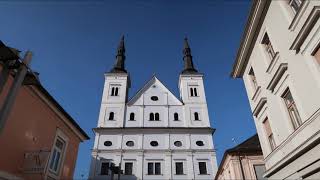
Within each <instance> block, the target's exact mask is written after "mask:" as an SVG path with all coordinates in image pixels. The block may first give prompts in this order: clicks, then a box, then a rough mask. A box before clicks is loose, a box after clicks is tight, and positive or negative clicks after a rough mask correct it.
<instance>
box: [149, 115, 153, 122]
mask: <svg viewBox="0 0 320 180" xmlns="http://www.w3.org/2000/svg"><path fill="white" fill-rule="evenodd" d="M149 120H150V121H154V114H153V113H150V115H149Z"/></svg>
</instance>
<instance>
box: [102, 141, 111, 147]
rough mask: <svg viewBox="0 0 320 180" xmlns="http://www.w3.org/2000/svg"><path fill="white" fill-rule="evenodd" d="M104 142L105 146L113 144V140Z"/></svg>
mask: <svg viewBox="0 0 320 180" xmlns="http://www.w3.org/2000/svg"><path fill="white" fill-rule="evenodd" d="M103 144H104V145H105V146H112V142H111V141H105V142H104V143H103Z"/></svg>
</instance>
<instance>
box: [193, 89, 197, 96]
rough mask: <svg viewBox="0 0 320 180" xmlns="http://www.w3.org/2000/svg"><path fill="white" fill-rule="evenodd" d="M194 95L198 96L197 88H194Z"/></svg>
mask: <svg viewBox="0 0 320 180" xmlns="http://www.w3.org/2000/svg"><path fill="white" fill-rule="evenodd" d="M193 92H194V96H198V92H197V88H193Z"/></svg>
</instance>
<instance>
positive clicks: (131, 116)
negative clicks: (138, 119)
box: [130, 113, 134, 121]
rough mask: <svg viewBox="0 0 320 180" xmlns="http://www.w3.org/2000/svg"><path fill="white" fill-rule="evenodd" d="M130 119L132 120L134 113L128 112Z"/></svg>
mask: <svg viewBox="0 0 320 180" xmlns="http://www.w3.org/2000/svg"><path fill="white" fill-rule="evenodd" d="M130 121H134V113H130Z"/></svg>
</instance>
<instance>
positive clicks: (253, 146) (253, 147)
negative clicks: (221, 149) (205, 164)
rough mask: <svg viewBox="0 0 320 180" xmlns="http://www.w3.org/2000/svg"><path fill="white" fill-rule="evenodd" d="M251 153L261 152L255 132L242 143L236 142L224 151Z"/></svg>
mask: <svg viewBox="0 0 320 180" xmlns="http://www.w3.org/2000/svg"><path fill="white" fill-rule="evenodd" d="M239 152H240V153H241V154H245V153H251V152H262V151H261V146H260V141H259V137H258V135H257V134H255V135H253V136H252V137H250V138H249V139H247V140H245V141H243V142H242V143H240V144H238V145H237V146H235V147H233V148H231V149H228V150H226V153H229V154H230V153H239Z"/></svg>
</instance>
